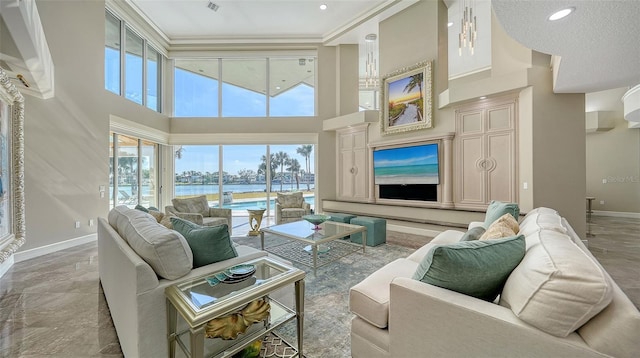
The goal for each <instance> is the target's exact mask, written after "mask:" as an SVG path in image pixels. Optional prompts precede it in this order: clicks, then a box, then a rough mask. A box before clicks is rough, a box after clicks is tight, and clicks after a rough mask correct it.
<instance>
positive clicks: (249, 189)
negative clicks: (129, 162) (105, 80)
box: [110, 183, 314, 196]
mask: <svg viewBox="0 0 640 358" xmlns="http://www.w3.org/2000/svg"><path fill="white" fill-rule="evenodd" d="M218 188H219V186H218V185H217V184H216V185H214V184H187V185H184V184H178V185H176V186H175V195H176V196H193V195H203V194H218ZM309 188H310V189H311V190H313V188H314V186H313V184H309ZM110 189H111V190H113V187H111V188H110ZM266 189H267V184H224V185H223V186H222V191H223V192H232V193H255V192H266ZM118 190H123V191H124V192H126V193H127V194H129V195H132V194H133V187H132V186H131V185H118ZM298 190H303V191H304V190H307V184H306V183H300V189H298V188H297V187H296V184H295V183H293V184H290V183H283V184H282V191H283V192H284V191H298ZM279 191H281V190H280V184H276V183H273V184H272V185H271V192H272V193H275V192H279ZM142 195H143V196H144V195H151V187H150V186H149V185H143V186H142ZM274 195H275V194H274Z"/></svg>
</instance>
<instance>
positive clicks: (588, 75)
mask: <svg viewBox="0 0 640 358" xmlns="http://www.w3.org/2000/svg"><path fill="white" fill-rule="evenodd" d="M127 1H129V3H130V4H131V5H132V6H133V8H134V9H136V11H138V12H139V13H140V14H142V15H143V16H145V17H146V18H147V20H148V21H149V22H151V23H152V24H153V25H154V26H155V27H156V28H158V29H160V30H161V31H162V33H164V34H165V35H166V37H167V40H168V41H169V42H170V43H187V42H203V41H204V42H208V43H296V42H307V43H308V42H311V43H323V44H325V45H337V44H345V43H351V44H361V45H363V44H364V36H365V35H366V34H368V33H375V34H377V32H378V23H379V22H380V21H382V20H383V19H385V18H387V17H389V16H391V15H393V14H395V13H397V12H399V11H401V10H403V9H404V8H406V7H408V6H410V5H412V4H414V3H415V2H416V0H326V1H323V0H275V1H264V0H216V1H209V0H127ZM429 1H433V0H429ZM210 2H213V3H214V4H216V5H218V6H219V8H218V9H217V11H213V10H210V9H209V7H208V4H209V3H210ZM445 3H446V4H447V5H448V6H452V4H455V3H457V2H456V1H455V0H445ZM321 4H326V5H327V9H326V10H321V9H320V5H321ZM492 6H493V9H494V12H495V14H496V17H497V18H498V20H499V22H500V24H501V25H502V26H503V28H504V29H505V31H506V32H507V33H508V34H509V35H510V36H511V37H513V38H514V39H516V40H517V41H519V42H520V43H522V44H523V45H524V46H526V47H528V48H531V49H534V50H536V51H539V52H543V53H547V54H552V55H558V56H560V57H561V62H560V67H559V71H558V76H557V79H556V85H555V88H554V90H555V91H556V92H594V91H600V90H605V89H611V88H618V87H625V86H632V85H635V84H638V83H640V60H639V59H640V45H639V44H640V42H638V41H637V38H636V36H635V34H638V33H640V21H638V19H640V1H638V0H613V1H600V0H580V1H575V0H553V1H552V0H519V1H513V0H492ZM569 6H573V7H575V8H576V11H574V13H572V14H571V15H569V16H568V17H566V18H564V19H562V20H559V21H555V22H551V21H548V20H547V18H548V17H549V15H550V14H551V13H553V12H554V11H557V10H559V9H562V8H564V7H569ZM627 34H628V35H627ZM362 47H364V46H362Z"/></svg>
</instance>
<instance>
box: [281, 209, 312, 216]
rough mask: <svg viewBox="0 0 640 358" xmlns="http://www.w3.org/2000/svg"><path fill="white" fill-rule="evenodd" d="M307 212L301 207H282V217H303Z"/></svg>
mask: <svg viewBox="0 0 640 358" xmlns="http://www.w3.org/2000/svg"><path fill="white" fill-rule="evenodd" d="M306 213H307V212H306V210H304V209H300V208H286V209H282V215H281V217H282V218H302V216H303V215H305V214H306Z"/></svg>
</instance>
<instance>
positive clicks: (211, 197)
mask: <svg viewBox="0 0 640 358" xmlns="http://www.w3.org/2000/svg"><path fill="white" fill-rule="evenodd" d="M313 150H314V146H313V145H312V144H301V145H220V146H218V145H185V146H177V147H176V152H175V153H176V156H175V168H176V173H175V175H176V176H175V196H176V197H190V196H196V195H206V196H207V200H208V201H209V205H210V206H220V205H221V206H223V207H225V208H230V209H232V210H234V214H237V215H242V214H244V215H246V213H247V211H246V209H249V208H256V207H258V208H268V210H269V211H268V213H273V212H274V208H275V207H274V205H275V204H274V199H273V198H274V197H275V195H274V194H272V193H275V192H281V191H302V192H303V193H304V196H305V200H306V201H307V202H308V203H310V204H311V205H312V206H313V204H314V192H313V191H314V187H315V184H314V183H315V173H314V170H313V168H314V160H313V157H314V155H313ZM221 152H222V161H219V160H218V158H220V153H221ZM220 193H221V194H220ZM267 203H269V204H267Z"/></svg>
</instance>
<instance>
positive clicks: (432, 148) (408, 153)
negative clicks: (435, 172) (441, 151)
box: [373, 144, 438, 167]
mask: <svg viewBox="0 0 640 358" xmlns="http://www.w3.org/2000/svg"><path fill="white" fill-rule="evenodd" d="M373 162H374V166H377V167H391V166H402V165H425V164H437V163H438V145H437V144H426V145H417V146H413V147H403V148H393V149H382V150H376V151H374V152H373Z"/></svg>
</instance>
